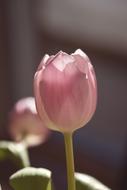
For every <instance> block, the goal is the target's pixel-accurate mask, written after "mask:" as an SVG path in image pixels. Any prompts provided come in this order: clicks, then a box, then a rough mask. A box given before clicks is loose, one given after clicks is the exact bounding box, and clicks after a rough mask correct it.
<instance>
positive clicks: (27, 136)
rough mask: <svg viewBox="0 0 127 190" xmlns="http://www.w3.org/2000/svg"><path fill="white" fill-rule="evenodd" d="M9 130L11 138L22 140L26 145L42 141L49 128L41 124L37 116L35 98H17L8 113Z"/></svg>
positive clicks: (45, 137) (46, 135)
mask: <svg viewBox="0 0 127 190" xmlns="http://www.w3.org/2000/svg"><path fill="white" fill-rule="evenodd" d="M9 119H10V120H9V122H10V123H9V132H10V135H11V137H12V139H13V140H15V141H17V142H20V141H24V142H25V144H26V146H33V145H37V144H40V143H42V142H44V141H45V140H46V139H47V137H48V135H49V130H48V129H47V128H46V127H44V126H43V124H42V122H41V120H40V118H39V117H38V114H37V111H36V107H35V100H34V98H33V97H27V98H23V99H21V100H19V101H18V102H17V103H16V104H15V106H14V108H13V109H12V111H11V113H10V118H9Z"/></svg>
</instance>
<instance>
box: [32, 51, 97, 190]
mask: <svg viewBox="0 0 127 190" xmlns="http://www.w3.org/2000/svg"><path fill="white" fill-rule="evenodd" d="M34 93H35V101H36V107H37V111H38V114H39V116H40V118H41V119H42V121H43V122H44V123H45V124H46V126H47V127H49V128H50V129H53V130H56V131H60V132H62V133H63V134H64V139H65V151H66V160H67V173H68V190H75V179H74V157H73V146H72V133H73V131H75V130H76V129H78V128H80V127H82V126H84V125H85V124H86V123H87V122H88V121H89V120H90V119H91V117H92V116H93V114H94V112H95V108H96V102H97V86H96V77H95V73H94V69H93V66H92V64H91V62H90V60H89V58H88V56H87V55H86V54H85V53H84V52H83V51H82V50H80V49H78V50H76V51H75V52H74V53H73V54H71V55H68V54H67V53H65V52H62V51H60V52H58V53H57V54H56V55H52V56H49V55H45V56H44V58H43V59H42V61H41V63H40V65H39V67H38V69H37V72H36V73H35V77H34Z"/></svg>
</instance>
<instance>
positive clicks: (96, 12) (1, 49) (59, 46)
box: [0, 0, 127, 190]
mask: <svg viewBox="0 0 127 190" xmlns="http://www.w3.org/2000/svg"><path fill="white" fill-rule="evenodd" d="M77 48H81V49H82V50H83V51H85V52H86V53H87V54H88V56H89V57H90V59H91V62H92V64H93V65H94V67H95V71H96V75H97V81H98V105H97V109H96V113H95V115H94V117H93V118H92V120H91V121H90V122H89V124H87V126H86V127H84V128H82V129H80V130H78V131H77V132H76V133H75V136H74V153H75V165H76V171H78V172H85V173H88V174H90V175H92V176H94V177H96V178H98V179H99V180H101V181H102V182H103V183H104V184H106V185H108V186H109V187H111V188H112V189H113V190H125V189H127V1H125V0H121V1H120V0H110V1H109V0H107V1H105V0H94V1H89V0H78V1H76V0H64V1H62V0H36V1H35V0H11V1H8V0H1V1H0V138H1V139H8V138H9V135H8V131H7V120H8V112H9V111H10V109H11V107H12V106H13V104H14V103H15V101H17V100H18V99H19V98H22V97H25V96H31V95H33V84H32V83H33V76H34V73H35V71H36V68H37V66H38V64H39V63H40V61H41V59H42V57H43V55H44V54H45V53H48V54H50V55H51V54H56V53H57V52H58V51H59V50H63V51H66V52H67V53H72V52H74V51H75V50H76V49H77ZM29 153H30V158H31V163H32V166H35V167H46V168H49V169H51V170H52V171H53V178H54V181H55V184H56V187H57V189H61V190H65V189H66V182H65V179H66V164H65V154H64V143H63V137H62V135H61V134H59V133H57V132H53V133H52V135H51V137H50V139H49V140H48V141H47V142H46V143H45V144H43V145H40V146H38V147H34V148H31V149H30V150H29ZM11 164H12V163H10V162H9V161H8V162H5V163H4V162H2V163H1V164H0V173H1V174H0V183H2V184H6V183H7V180H8V177H9V175H11V174H12V173H13V172H15V171H16V168H15V167H14V166H13V165H11ZM56 179H58V182H57V181H56ZM3 189H4V187H3ZM5 189H6V190H7V186H6V187H5Z"/></svg>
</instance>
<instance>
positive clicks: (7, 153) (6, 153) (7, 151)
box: [0, 141, 30, 168]
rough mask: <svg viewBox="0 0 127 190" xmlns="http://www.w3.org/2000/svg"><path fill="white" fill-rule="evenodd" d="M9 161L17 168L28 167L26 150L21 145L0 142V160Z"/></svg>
mask: <svg viewBox="0 0 127 190" xmlns="http://www.w3.org/2000/svg"><path fill="white" fill-rule="evenodd" d="M7 158H9V159H11V160H12V161H13V162H14V163H15V164H16V165H17V166H18V167H19V168H24V167H27V166H29V165H30V163H29V157H28V152H27V148H26V147H25V145H24V144H23V143H16V142H11V141H0V160H4V159H7Z"/></svg>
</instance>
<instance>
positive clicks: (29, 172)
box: [10, 167, 52, 190]
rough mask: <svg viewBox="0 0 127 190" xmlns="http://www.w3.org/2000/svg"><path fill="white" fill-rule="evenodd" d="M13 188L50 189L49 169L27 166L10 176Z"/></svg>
mask: <svg viewBox="0 0 127 190" xmlns="http://www.w3.org/2000/svg"><path fill="white" fill-rule="evenodd" d="M10 185H11V186H12V188H14V190H52V180H51V171H49V170H47V169H44V168H33V167H27V168H24V169H21V170H19V171H18V172H16V173H15V174H13V175H12V176H11V177H10Z"/></svg>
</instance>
